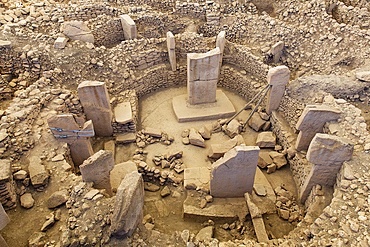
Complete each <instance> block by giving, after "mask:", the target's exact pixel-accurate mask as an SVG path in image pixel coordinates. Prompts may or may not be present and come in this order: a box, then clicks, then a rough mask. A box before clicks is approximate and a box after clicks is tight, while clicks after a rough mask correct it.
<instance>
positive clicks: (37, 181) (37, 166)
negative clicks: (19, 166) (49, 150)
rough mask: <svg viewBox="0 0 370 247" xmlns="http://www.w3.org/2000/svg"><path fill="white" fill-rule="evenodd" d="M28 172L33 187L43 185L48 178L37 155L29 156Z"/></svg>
mask: <svg viewBox="0 0 370 247" xmlns="http://www.w3.org/2000/svg"><path fill="white" fill-rule="evenodd" d="M28 172H29V174H30V178H31V183H32V185H33V186H35V187H39V186H43V185H45V184H46V183H47V181H48V179H49V173H48V172H47V171H46V169H45V166H44V165H43V164H42V161H41V159H40V158H39V157H37V156H32V157H31V158H30V164H29V165H28Z"/></svg>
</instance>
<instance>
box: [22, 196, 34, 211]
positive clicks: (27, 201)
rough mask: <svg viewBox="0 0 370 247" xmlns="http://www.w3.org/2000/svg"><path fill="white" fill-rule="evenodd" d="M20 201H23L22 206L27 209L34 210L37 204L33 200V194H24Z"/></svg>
mask: <svg viewBox="0 0 370 247" xmlns="http://www.w3.org/2000/svg"><path fill="white" fill-rule="evenodd" d="M19 200H20V201H21V206H22V207H24V208H26V209H28V208H32V207H33V204H34V203H35V200H34V199H33V197H32V194H31V193H24V194H23V195H21V197H20V198H19Z"/></svg>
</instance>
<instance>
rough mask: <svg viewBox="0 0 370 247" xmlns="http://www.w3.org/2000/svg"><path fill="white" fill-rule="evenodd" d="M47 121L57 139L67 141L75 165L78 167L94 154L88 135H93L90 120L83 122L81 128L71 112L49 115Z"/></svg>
mask: <svg viewBox="0 0 370 247" xmlns="http://www.w3.org/2000/svg"><path fill="white" fill-rule="evenodd" d="M47 121H48V125H49V128H50V130H51V132H52V133H53V135H54V136H55V137H56V138H57V139H58V140H59V141H63V142H66V143H68V145H69V148H70V150H71V156H72V160H73V163H74V165H75V166H77V167H78V166H79V165H81V164H82V163H83V162H84V160H86V159H87V158H89V157H90V156H91V155H93V154H94V152H93V148H92V145H91V142H90V137H92V136H94V126H93V124H92V121H91V120H89V121H87V122H85V123H84V124H83V127H82V128H81V127H80V125H79V124H78V123H77V122H76V119H75V118H74V116H73V115H72V114H64V115H55V116H51V117H49V118H48V120H47ZM80 131H81V132H80Z"/></svg>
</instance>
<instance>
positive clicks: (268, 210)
mask: <svg viewBox="0 0 370 247" xmlns="http://www.w3.org/2000/svg"><path fill="white" fill-rule="evenodd" d="M257 184H259V185H263V188H264V189H265V191H266V195H265V196H258V195H257V193H256V192H255V191H253V192H252V200H253V202H254V203H255V204H256V205H257V206H258V208H259V209H260V211H261V214H273V213H276V195H275V192H274V189H273V188H272V186H271V184H270V182H269V181H268V180H267V178H266V176H265V174H264V173H263V172H262V171H261V170H260V169H259V168H258V167H257V170H256V175H255V177H254V185H253V189H254V188H255V187H256V185H257Z"/></svg>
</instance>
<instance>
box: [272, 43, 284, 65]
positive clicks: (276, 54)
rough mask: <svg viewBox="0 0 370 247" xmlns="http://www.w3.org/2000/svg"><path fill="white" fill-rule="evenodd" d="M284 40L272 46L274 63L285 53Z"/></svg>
mask: <svg viewBox="0 0 370 247" xmlns="http://www.w3.org/2000/svg"><path fill="white" fill-rule="evenodd" d="M283 49H284V42H283V41H279V42H277V43H276V44H275V45H273V46H272V47H271V54H272V60H273V62H274V63H277V62H279V60H280V57H281V55H283Z"/></svg>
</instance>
